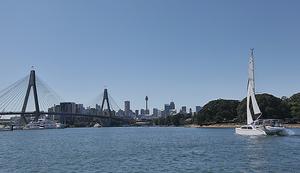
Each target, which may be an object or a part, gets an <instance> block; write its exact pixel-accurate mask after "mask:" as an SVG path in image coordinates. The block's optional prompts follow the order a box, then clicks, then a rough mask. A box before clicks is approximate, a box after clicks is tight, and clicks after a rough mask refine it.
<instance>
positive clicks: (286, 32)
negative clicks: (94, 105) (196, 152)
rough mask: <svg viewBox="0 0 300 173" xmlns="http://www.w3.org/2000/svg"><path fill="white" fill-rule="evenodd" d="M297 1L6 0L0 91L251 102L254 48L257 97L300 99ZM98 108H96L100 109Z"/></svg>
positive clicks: (152, 102)
mask: <svg viewBox="0 0 300 173" xmlns="http://www.w3.org/2000/svg"><path fill="white" fill-rule="evenodd" d="M299 8H300V2H299V1H296V0H291V1H288V3H287V2H286V1H279V0H272V1H271V0H266V1H259V0H254V1H238V0H230V1H226V2H225V1H216V0H214V1H209V0H207V1H196V0H190V1H184V0H164V1H160V0H153V1H145V0H127V1H123V0H113V1H111V0H102V1H96V0H91V1H83V0H72V1H71V0H65V1H58V0H55V1H34V0H28V1H20V0H19V1H17V0H13V1H10V0H4V1H1V2H0V21H1V23H0V38H1V39H0V60H1V64H0V78H1V82H0V90H1V89H4V88H6V87H7V86H8V85H10V84H11V83H13V82H15V81H17V80H18V79H20V78H22V77H24V76H26V75H27V74H29V71H30V70H31V66H35V69H36V71H37V75H38V76H39V77H40V78H42V79H43V80H44V81H46V82H47V84H48V85H50V86H51V88H53V89H54V90H55V91H56V92H57V93H58V94H59V95H60V96H61V97H63V98H64V100H65V101H74V102H77V103H84V104H87V103H89V102H90V101H91V100H93V99H94V98H95V97H96V96H97V95H99V94H100V93H101V92H103V88H104V86H107V87H108V89H109V92H110V95H111V96H112V97H113V98H114V99H115V101H116V102H117V103H118V105H119V106H120V107H121V108H123V104H124V103H123V102H124V101H125V100H130V101H131V106H132V109H140V108H143V107H144V98H145V96H146V95H147V96H148V97H149V107H150V108H153V107H157V108H162V107H163V105H164V104H165V103H169V102H170V101H174V102H175V104H176V106H177V108H180V107H181V106H183V105H186V106H188V107H192V108H193V110H194V109H195V106H197V105H201V106H203V105H204V104H206V103H207V102H208V101H210V100H213V99H218V98H224V99H243V98H244V97H245V95H246V84H247V65H248V58H249V49H250V48H255V64H256V72H255V73H256V91H257V92H258V93H265V92H266V93H270V94H273V95H275V96H278V97H281V96H291V95H292V94H294V93H297V92H299V91H300V78H299V74H300V68H299V64H300V57H299V50H300V44H299V40H300V35H299V30H300V22H299V18H300V11H299ZM99 102H100V101H99Z"/></svg>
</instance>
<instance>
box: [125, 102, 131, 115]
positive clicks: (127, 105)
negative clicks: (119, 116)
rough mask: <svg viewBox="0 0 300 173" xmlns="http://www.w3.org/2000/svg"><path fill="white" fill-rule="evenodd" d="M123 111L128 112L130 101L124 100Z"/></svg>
mask: <svg viewBox="0 0 300 173" xmlns="http://www.w3.org/2000/svg"><path fill="white" fill-rule="evenodd" d="M124 111H125V112H129V111H130V101H125V102H124Z"/></svg>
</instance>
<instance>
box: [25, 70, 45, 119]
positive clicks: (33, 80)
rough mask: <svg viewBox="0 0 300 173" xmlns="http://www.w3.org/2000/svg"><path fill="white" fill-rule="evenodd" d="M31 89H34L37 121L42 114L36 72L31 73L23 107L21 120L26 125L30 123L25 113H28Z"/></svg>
mask: <svg viewBox="0 0 300 173" xmlns="http://www.w3.org/2000/svg"><path fill="white" fill-rule="evenodd" d="M31 88H32V89H33V96H34V105H35V113H34V114H35V115H34V116H35V117H34V121H37V120H38V118H39V116H40V114H41V112H40V107H39V99H38V93H37V87H36V78H35V70H31V71H30V77H29V82H28V87H27V91H26V95H25V99H24V103H23V106H22V113H21V118H22V119H23V121H24V122H25V123H26V124H27V123H28V122H27V119H26V117H25V115H24V113H25V111H26V107H27V104H28V99H29V94H30V91H31Z"/></svg>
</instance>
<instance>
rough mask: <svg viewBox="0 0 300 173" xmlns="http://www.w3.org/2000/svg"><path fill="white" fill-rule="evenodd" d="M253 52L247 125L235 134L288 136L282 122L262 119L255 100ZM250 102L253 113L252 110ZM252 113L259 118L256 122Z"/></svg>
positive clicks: (250, 65)
mask: <svg viewBox="0 0 300 173" xmlns="http://www.w3.org/2000/svg"><path fill="white" fill-rule="evenodd" d="M253 50H254V49H251V56H250V61H249V71H248V75H249V76H248V91H247V125H243V126H242V127H239V128H236V129H235V132H236V133H237V134H240V135H287V131H286V129H285V128H284V127H283V126H282V124H281V123H280V120H275V119H260V117H261V115H262V113H261V111H260V109H259V106H258V104H257V101H256V98H255V83H254V56H253ZM250 102H251V104H252V110H253V111H251V109H250ZM252 112H253V114H254V115H255V116H258V118H257V119H256V120H255V121H253V117H252Z"/></svg>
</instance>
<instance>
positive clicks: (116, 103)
mask: <svg viewBox="0 0 300 173" xmlns="http://www.w3.org/2000/svg"><path fill="white" fill-rule="evenodd" d="M108 96H109V98H110V99H111V100H112V102H113V103H114V104H115V105H116V106H117V108H118V109H120V107H119V105H118V104H117V103H116V102H115V100H114V99H113V98H112V97H111V96H110V95H109V94H108Z"/></svg>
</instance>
